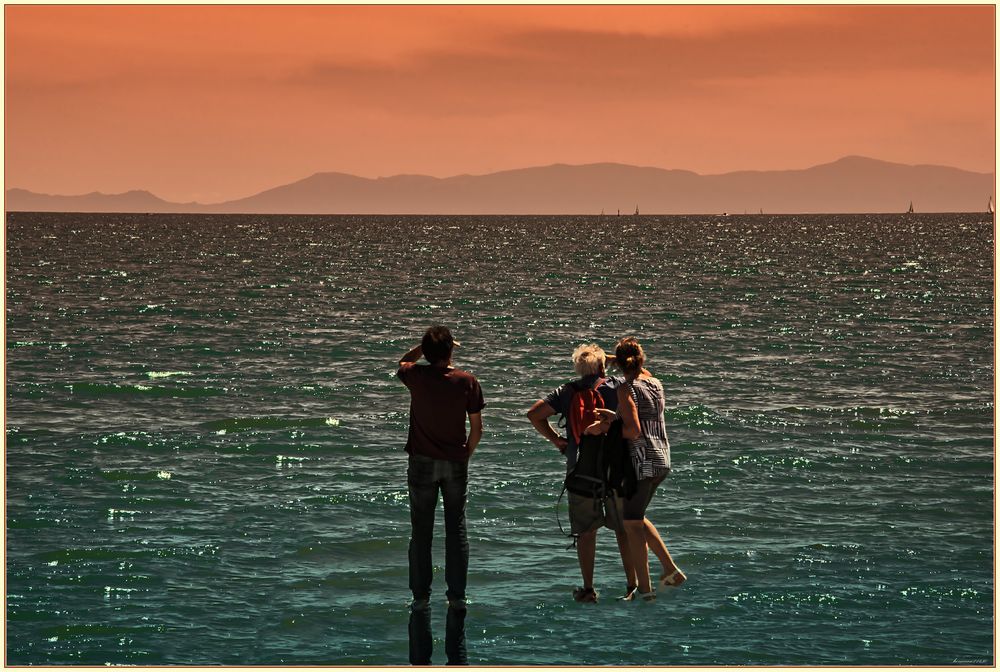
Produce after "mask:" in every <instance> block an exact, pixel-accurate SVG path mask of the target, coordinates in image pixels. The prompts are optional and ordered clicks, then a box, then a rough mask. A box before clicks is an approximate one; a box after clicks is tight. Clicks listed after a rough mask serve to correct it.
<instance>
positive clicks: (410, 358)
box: [399, 343, 424, 366]
mask: <svg viewBox="0 0 1000 672" xmlns="http://www.w3.org/2000/svg"><path fill="white" fill-rule="evenodd" d="M423 355H424V351H423V348H421V346H420V344H419V343H417V345H415V346H414V347H413V348H412V349H411V350H410V351H409V352H407V353H406V354H405V355H403V356H402V357H401V358H400V360H399V365H400V366H402V365H403V364H413V363H414V362H416V361H417V360H418V359H420V358H421V357H423Z"/></svg>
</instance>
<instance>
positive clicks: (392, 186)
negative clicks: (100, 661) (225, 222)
mask: <svg viewBox="0 0 1000 672" xmlns="http://www.w3.org/2000/svg"><path fill="white" fill-rule="evenodd" d="M993 189H994V176H993V174H992V173H974V172H969V171H965V170H959V169H957V168H949V167H945V166H929V165H921V166H909V165H903V164H898V163H889V162H886V161H879V160H876V159H869V158H865V157H860V156H849V157H845V158H843V159H840V160H838V161H834V162H833V163H827V164H823V165H820V166H815V167H812V168H807V169H804V170H780V171H740V172H734V173H725V174H722V175H699V174H697V173H693V172H690V171H686V170H664V169H662V168H641V167H637V166H628V165H623V164H615V163H596V164H589V165H583V166H569V165H563V164H556V165H552V166H544V167H537V168H523V169H519V170H507V171H503V172H498V173H491V174H488V175H458V176H455V177H448V178H436V177H428V176H425V175H396V176H394V177H386V178H378V179H368V178H363V177H357V176H355V175H346V174H344V173H317V174H315V175H312V176H311V177H307V178H305V179H303V180H299V181H298V182H293V183H291V184H286V185H283V186H279V187H275V188H273V189H268V190H267V191H263V192H261V193H259V194H255V195H253V196H249V197H247V198H241V199H238V200H234V201H227V202H224V203H215V204H207V205H202V204H198V203H170V202H168V201H164V200H162V199H160V198H157V197H156V196H154V195H153V194H151V193H149V192H147V191H130V192H127V193H124V194H101V193H91V194H85V195H82V196H50V195H47V194H35V193H32V192H30V191H25V190H23V189H8V190H7V210H8V211H12V210H13V211H16V210H30V211H60V212H193V213H197V212H206V213H208V212H211V213H274V214H354V213H365V214H383V213H384V214H598V213H599V212H601V210H604V211H605V212H606V213H607V214H609V215H610V214H615V213H616V212H617V211H618V210H619V209H620V210H621V212H622V213H623V214H631V213H632V212H633V211H634V210H635V208H636V206H638V208H639V211H640V212H641V213H642V214H699V213H721V212H729V213H743V212H744V211H746V212H750V213H756V212H759V211H760V210H763V211H764V212H765V213H771V214H774V213H810V212H903V211H905V210H906V209H907V207H908V206H909V204H910V202H911V201H912V202H913V206H914V209H915V210H916V211H917V212H977V211H985V210H986V201H987V199H988V198H989V197H991V196H992V195H993ZM994 200H995V199H994Z"/></svg>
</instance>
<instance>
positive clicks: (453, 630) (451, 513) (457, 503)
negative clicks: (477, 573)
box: [406, 455, 469, 665]
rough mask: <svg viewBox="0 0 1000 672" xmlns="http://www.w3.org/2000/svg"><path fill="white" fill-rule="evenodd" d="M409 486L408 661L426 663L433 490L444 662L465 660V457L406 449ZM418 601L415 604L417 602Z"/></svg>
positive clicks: (430, 640)
mask: <svg viewBox="0 0 1000 672" xmlns="http://www.w3.org/2000/svg"><path fill="white" fill-rule="evenodd" d="M406 482H407V485H408V486H409V490H410V525H411V528H412V533H411V536H410V553H409V556H410V590H411V591H412V592H413V600H414V603H415V608H414V609H413V611H412V612H411V614H410V662H411V663H412V664H414V665H429V664H430V658H431V642H432V638H431V632H430V605H429V604H426V600H428V599H429V598H430V595H431V582H432V581H433V579H434V574H433V572H434V566H433V562H432V560H431V542H432V540H433V538H434V514H435V510H436V509H437V501H438V491H439V490H440V492H441V499H442V500H443V501H444V529H445V564H444V567H445V569H444V579H445V583H446V584H448V590H447V592H446V595H447V597H448V601H449V603H452V604H454V605H456V606H455V607H454V608H453V607H451V606H449V608H448V620H447V628H446V640H445V650H446V652H447V654H448V663H449V664H465V663H466V651H465V607H464V604H462V605H461V606H460V607H459V606H458V605H459V604H460V601H464V600H465V585H466V577H467V576H468V572H469V537H468V533H467V531H466V525H465V504H466V501H467V499H468V493H469V464H468V462H449V461H448V460H435V459H431V458H429V457H424V456H423V455H410V460H409V465H408V466H407V469H406ZM421 602H423V603H424V604H420V605H419V607H418V606H416V605H417V603H421Z"/></svg>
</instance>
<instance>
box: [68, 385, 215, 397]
mask: <svg viewBox="0 0 1000 672" xmlns="http://www.w3.org/2000/svg"><path fill="white" fill-rule="evenodd" d="M62 387H63V389H66V390H69V392H70V393H71V394H73V395H79V396H83V397H118V396H147V397H173V398H182V399H198V398H202V397H218V396H221V395H223V394H225V393H226V390H224V389H219V388H214V387H162V386H158V385H139V384H135V385H120V384H118V383H73V384H71V385H63V386H62Z"/></svg>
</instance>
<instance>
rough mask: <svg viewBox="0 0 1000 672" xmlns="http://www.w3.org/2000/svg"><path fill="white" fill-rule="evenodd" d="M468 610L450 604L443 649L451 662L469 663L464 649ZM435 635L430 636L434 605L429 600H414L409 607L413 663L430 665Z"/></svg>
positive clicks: (457, 663) (411, 659) (453, 663)
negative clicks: (432, 606)
mask: <svg viewBox="0 0 1000 672" xmlns="http://www.w3.org/2000/svg"><path fill="white" fill-rule="evenodd" d="M466 613H467V610H466V609H465V606H464V605H463V606H462V607H460V608H452V607H451V606H450V605H449V607H448V615H447V617H446V618H445V639H444V650H445V653H446V654H447V656H448V664H449V665H468V664H469V656H468V653H467V651H466V649H465V615H466ZM433 648H434V638H433V637H432V635H431V605H430V602H429V601H428V600H415V601H414V602H413V604H412V605H411V606H410V664H411V665H431V664H432V663H431V653H432V651H433Z"/></svg>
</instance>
